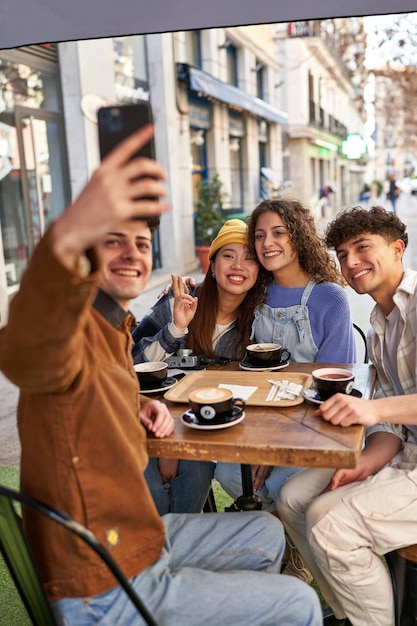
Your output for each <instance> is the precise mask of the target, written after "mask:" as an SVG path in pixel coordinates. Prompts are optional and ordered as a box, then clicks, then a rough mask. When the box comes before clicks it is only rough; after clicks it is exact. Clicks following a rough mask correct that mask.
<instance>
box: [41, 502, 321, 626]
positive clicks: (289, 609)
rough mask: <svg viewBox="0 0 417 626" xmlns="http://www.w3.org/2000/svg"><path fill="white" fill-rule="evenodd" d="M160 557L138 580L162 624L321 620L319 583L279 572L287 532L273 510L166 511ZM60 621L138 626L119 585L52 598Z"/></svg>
mask: <svg viewBox="0 0 417 626" xmlns="http://www.w3.org/2000/svg"><path fill="white" fill-rule="evenodd" d="M163 520H164V523H165V526H166V541H165V546H164V548H163V551H162V554H161V557H160V558H159V559H158V560H157V561H156V562H155V563H154V564H153V565H151V566H150V567H148V568H147V569H146V570H145V571H143V572H141V573H140V574H139V575H138V576H136V577H135V578H133V579H132V584H133V586H134V588H135V590H136V591H137V593H138V594H139V596H140V597H141V598H142V600H143V601H144V602H145V604H146V606H147V608H148V610H149V611H150V612H151V613H152V614H153V616H154V618H155V620H156V621H157V623H158V624H160V625H161V626H166V625H171V626H180V625H181V626H196V625H198V626H214V624H225V625H226V624H227V625H231V626H233V625H235V626H258V625H259V626H261V625H262V626H267V625H277V626H278V625H281V626H321V625H322V623H323V621H322V610H321V607H320V602H319V599H318V596H317V594H316V592H315V591H314V589H313V588H312V587H310V586H308V585H307V584H306V583H303V582H302V581H300V580H298V579H297V578H294V577H292V576H284V575H282V574H279V571H280V567H281V558H282V554H283V551H284V546H285V539H284V532H283V528H282V524H281V522H280V521H279V520H278V519H276V518H275V517H274V516H273V515H270V514H269V513H265V512H263V511H261V512H256V513H254V512H246V513H236V514H233V513H212V514H210V513H206V514H204V515H198V514H197V515H172V514H168V515H165V516H164V518H163ZM52 609H53V612H54V614H55V616H56V617H57V618H58V619H59V618H61V621H59V622H58V623H59V624H60V625H61V626H91V625H93V624H94V625H100V626H139V624H143V623H144V622H143V620H142V618H141V616H140V615H138V613H137V611H136V609H135V607H134V606H133V604H132V603H131V602H130V600H129V599H128V598H127V596H126V594H125V593H124V592H123V590H122V589H121V588H120V587H116V588H115V589H112V590H110V591H107V592H105V593H103V594H100V595H99V596H94V597H93V598H87V599H85V598H74V599H64V600H59V601H57V602H54V603H52Z"/></svg>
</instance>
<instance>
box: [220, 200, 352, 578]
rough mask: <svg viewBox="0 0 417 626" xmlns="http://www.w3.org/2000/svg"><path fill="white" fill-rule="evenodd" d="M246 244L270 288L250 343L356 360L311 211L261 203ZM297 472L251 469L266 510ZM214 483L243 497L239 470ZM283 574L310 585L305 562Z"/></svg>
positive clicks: (305, 355)
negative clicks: (265, 343) (290, 575)
mask: <svg viewBox="0 0 417 626" xmlns="http://www.w3.org/2000/svg"><path fill="white" fill-rule="evenodd" d="M248 245H249V248H250V250H251V251H252V252H253V253H254V254H255V253H256V256H257V257H258V260H259V262H260V264H261V268H260V276H261V277H262V279H263V280H266V284H267V287H266V297H265V301H264V303H263V304H262V305H260V306H259V307H258V308H257V309H256V310H255V319H254V322H253V327H252V339H253V340H254V341H256V342H274V343H279V344H280V345H282V346H284V347H285V348H287V349H288V350H289V351H290V352H291V360H292V361H297V362H311V361H317V362H333V363H354V362H355V360H356V347H355V339H354V335H353V326H352V320H351V315H350V308H349V301H348V297H347V294H346V292H345V290H344V289H343V285H344V284H345V283H344V280H343V277H342V275H341V274H340V272H339V271H338V269H337V265H336V262H335V260H334V258H333V257H332V256H331V255H330V254H329V252H328V251H327V249H326V247H325V244H324V242H323V240H322V239H321V237H320V235H319V234H318V232H317V228H316V224H315V221H314V217H313V216H312V214H311V213H310V211H309V209H308V208H307V207H305V206H304V205H303V204H302V203H301V202H299V201H298V200H296V199H294V198H279V199H271V200H265V201H263V202H261V203H260V204H259V205H258V206H257V207H256V209H255V210H254V211H253V212H252V214H251V216H250V218H249V221H248ZM300 469H301V468H295V467H274V468H273V467H266V466H253V467H252V476H253V488H254V492H255V493H256V495H258V496H259V497H260V498H261V500H262V505H263V508H264V509H267V510H273V511H275V499H276V497H277V495H278V492H279V489H280V487H281V485H282V484H283V483H284V482H285V480H286V479H287V478H289V476H291V475H292V474H294V473H296V472H298V471H300ZM215 478H216V479H217V480H218V481H219V482H220V484H221V485H222V487H223V489H225V491H227V493H229V495H231V496H232V497H233V498H236V497H237V496H238V495H239V494H241V492H242V483H241V473H240V468H239V466H238V465H235V464H231V463H218V464H217V467H216V470H215ZM297 570H298V572H297ZM287 573H291V574H294V575H297V574H298V575H299V577H302V578H304V579H305V580H308V581H309V580H311V577H310V574H309V572H308V570H305V568H304V567H303V564H302V562H300V564H299V565H298V566H295V567H294V563H293V566H292V569H291V571H288V572H287Z"/></svg>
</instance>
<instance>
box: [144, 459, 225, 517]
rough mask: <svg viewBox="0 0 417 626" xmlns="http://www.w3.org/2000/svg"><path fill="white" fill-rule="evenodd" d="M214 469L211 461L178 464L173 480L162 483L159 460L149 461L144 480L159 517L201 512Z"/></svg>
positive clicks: (181, 462)
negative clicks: (169, 514) (167, 514)
mask: <svg viewBox="0 0 417 626" xmlns="http://www.w3.org/2000/svg"><path fill="white" fill-rule="evenodd" d="M214 467H215V463H213V462H211V461H180V462H179V465H178V472H177V475H176V476H175V478H172V479H171V480H168V481H167V482H166V483H163V482H162V480H161V476H160V474H159V471H158V459H155V458H150V459H149V463H148V466H147V468H146V470H145V478H146V482H147V483H148V487H149V490H150V492H151V494H152V497H153V499H154V502H155V504H156V508H157V509H158V513H159V515H165V514H166V513H200V512H201V509H202V508H203V506H204V503H205V501H206V499H207V494H208V492H209V490H210V486H211V481H212V478H213V473H214Z"/></svg>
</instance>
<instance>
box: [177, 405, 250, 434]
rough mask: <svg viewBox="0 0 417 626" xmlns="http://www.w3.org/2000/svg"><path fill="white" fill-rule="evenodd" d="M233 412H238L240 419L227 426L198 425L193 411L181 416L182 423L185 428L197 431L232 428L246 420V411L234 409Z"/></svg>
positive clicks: (228, 423)
mask: <svg viewBox="0 0 417 626" xmlns="http://www.w3.org/2000/svg"><path fill="white" fill-rule="evenodd" d="M233 410H234V411H236V413H237V414H238V417H237V418H236V419H234V420H232V421H230V422H226V424H198V423H197V422H196V421H194V420H195V419H196V417H195V415H194V413H193V412H192V411H191V410H189V411H186V412H185V413H183V414H182V415H181V421H182V423H183V424H184V426H188V428H194V429H195V430H220V429H221V428H230V427H231V426H235V424H239V423H240V422H241V421H242V420H244V419H245V411H242V409H241V408H240V407H234V408H233Z"/></svg>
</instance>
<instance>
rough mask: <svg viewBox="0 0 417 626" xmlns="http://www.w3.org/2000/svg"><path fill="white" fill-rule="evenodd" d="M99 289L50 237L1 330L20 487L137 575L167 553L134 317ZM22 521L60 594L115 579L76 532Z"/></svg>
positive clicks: (89, 591) (92, 589)
mask: <svg viewBox="0 0 417 626" xmlns="http://www.w3.org/2000/svg"><path fill="white" fill-rule="evenodd" d="M96 293H97V274H96V273H93V274H91V275H90V276H88V277H86V278H81V277H80V276H77V275H76V274H72V273H70V272H68V271H67V270H66V269H65V268H64V267H62V266H61V264H60V263H59V262H58V260H57V259H56V258H55V257H54V255H53V254H52V252H51V250H50V246H49V235H48V233H47V234H46V236H45V237H44V239H43V240H42V241H41V243H40V244H39V246H38V248H37V249H36V250H35V253H34V255H33V258H32V260H31V263H30V266H29V268H28V270H27V272H26V273H25V275H24V277H23V280H22V283H21V287H20V290H19V292H18V293H17V294H16V296H15V298H14V300H13V302H12V303H11V307H10V313H9V323H8V325H7V326H6V327H5V328H3V329H1V330H0V369H1V370H2V371H3V372H4V374H5V375H6V376H7V377H9V378H10V380H12V381H13V382H14V383H15V384H16V385H18V386H19V387H20V399H19V407H18V426H19V434H20V440H21V445H22V458H21V489H22V491H23V492H24V493H26V494H28V495H30V496H33V497H36V498H38V499H40V500H42V501H44V502H46V503H47V504H50V505H52V506H54V507H56V508H58V509H60V510H63V511H65V512H67V513H69V514H70V515H71V516H72V517H73V518H74V519H75V520H77V521H78V522H80V523H81V524H83V525H85V526H87V528H89V529H90V530H91V531H92V532H93V533H94V534H95V535H96V536H97V537H98V539H99V540H100V541H101V542H103V543H104V545H105V546H106V547H107V548H108V549H109V550H110V552H111V554H112V556H113V557H114V558H115V560H116V561H117V563H118V564H119V566H120V567H121V568H122V570H123V571H124V573H125V575H126V576H127V577H129V578H130V577H132V576H134V575H136V574H138V573H139V572H141V571H142V570H144V569H145V568H146V567H148V566H149V565H150V564H151V563H153V562H154V561H155V560H156V559H158V557H159V555H160V553H161V549H162V546H163V542H164V526H163V523H162V521H161V519H160V517H159V515H158V513H157V510H156V508H155V506H154V503H153V500H152V498H151V495H150V493H149V491H148V487H147V484H146V481H145V479H144V477H143V472H144V470H145V468H146V465H147V462H148V456H147V452H146V432H145V429H144V428H143V426H142V425H141V423H140V422H139V419H138V413H139V393H138V391H139V390H138V382H137V378H136V375H135V372H134V370H133V361H132V356H131V341H132V340H131V335H130V324H131V320H132V318H131V316H130V315H127V316H126V319H125V320H124V321H123V322H122V323H121V324H119V325H118V326H116V327H114V326H113V325H112V324H110V323H109V322H108V321H106V319H105V318H104V317H103V316H102V315H101V314H100V313H99V312H97V311H96V310H95V309H94V308H93V307H92V302H93V300H94V298H95V296H96ZM115 304H116V303H115ZM116 306H117V305H116ZM24 524H25V530H26V532H27V536H28V539H29V542H30V545H31V548H32V550H33V552H34V556H35V559H36V561H37V564H38V566H39V569H40V572H41V577H42V580H43V582H44V585H45V589H46V591H47V594H48V597H49V598H50V599H51V600H58V599H60V598H64V597H85V596H91V595H96V594H99V593H102V592H104V591H106V590H108V589H110V588H112V587H114V586H115V584H116V583H115V581H114V578H113V577H112V576H111V574H110V573H109V572H108V570H107V568H106V566H105V565H103V564H102V562H101V561H100V559H99V558H98V557H96V556H95V555H94V553H93V551H92V550H91V548H89V547H88V546H86V545H85V544H83V543H82V542H80V541H79V540H78V539H77V538H76V537H75V536H74V535H72V534H71V533H69V532H68V531H66V530H65V529H62V528H61V527H59V526H58V525H57V524H56V523H54V522H51V521H48V520H46V519H45V518H44V517H41V516H39V515H38V514H35V513H33V512H30V511H29V510H28V511H26V512H25V513H24Z"/></svg>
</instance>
